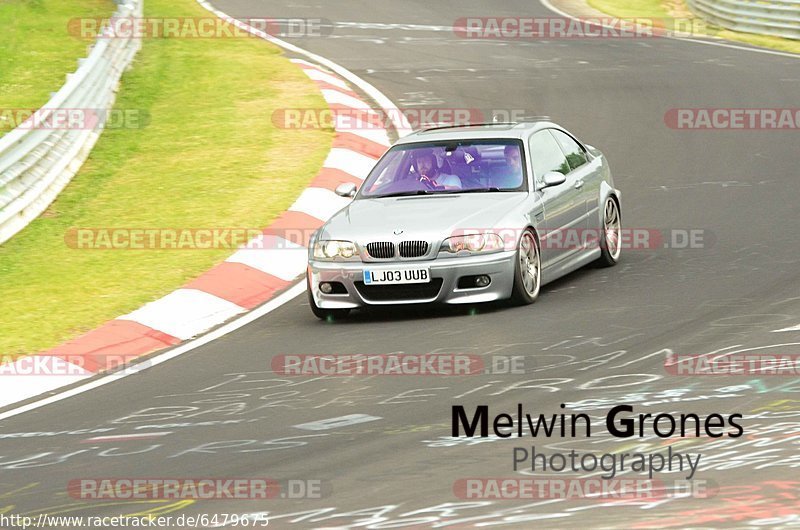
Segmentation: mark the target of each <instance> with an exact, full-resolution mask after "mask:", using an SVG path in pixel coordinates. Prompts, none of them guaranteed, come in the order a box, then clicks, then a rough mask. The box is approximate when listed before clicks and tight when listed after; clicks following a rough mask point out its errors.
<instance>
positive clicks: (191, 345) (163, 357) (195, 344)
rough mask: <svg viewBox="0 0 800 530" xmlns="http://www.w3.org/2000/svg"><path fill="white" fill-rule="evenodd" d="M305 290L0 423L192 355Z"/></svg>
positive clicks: (283, 296) (24, 408) (12, 412)
mask: <svg viewBox="0 0 800 530" xmlns="http://www.w3.org/2000/svg"><path fill="white" fill-rule="evenodd" d="M305 290H306V284H305V282H300V283H298V284H297V285H295V286H293V287H292V288H290V289H289V290H288V291H286V292H284V293H282V294H281V295H280V296H277V297H276V298H274V299H273V300H270V301H269V302H267V303H266V304H264V305H262V306H261V307H258V308H256V309H253V310H252V311H251V312H249V313H246V314H245V315H242V316H241V317H240V318H237V319H236V320H233V321H231V322H228V323H227V324H225V325H223V326H221V327H219V328H217V329H215V330H214V331H212V332H210V333H207V334H205V335H203V336H202V337H199V338H197V339H195V340H193V341H190V342H187V343H185V344H181V345H180V346H178V347H176V348H174V349H172V350H169V351H168V352H165V353H162V354H160V355H156V356H154V357H152V358H150V359H147V360H146V362H145V363H142V364H141V366H143V367H142V368H141V369H138V368H137V369H135V370H133V369H132V370H125V371H122V372H117V373H114V374H109V375H106V376H102V377H100V378H98V379H93V380H91V381H89V382H87V383H86V384H85V385H81V386H78V387H75V388H72V389H70V390H66V391H64V392H62V393H60V394H56V395H54V396H50V397H47V398H44V399H40V400H39V401H34V402H33V403H28V404H27V405H22V406H21V407H17V408H15V409H11V410H9V411H6V412H3V413H2V414H0V420H5V419H7V418H11V417H13V416H17V415H19V414H22V413H23V412H29V411H31V410H36V409H38V408H41V407H44V406H45V405H49V404H51V403H57V402H58V401H62V400H64V399H67V398H70V397H72V396H77V395H78V394H83V393H84V392H88V391H90V390H94V389H95V388H99V387H101V386H105V385H107V384H109V383H113V382H115V381H119V380H120V379H124V378H126V377H128V376H129V375H134V374H138V373H141V372H143V371H145V370H149V369H150V368H152V367H153V366H157V365H159V364H161V363H165V362H167V361H169V360H171V359H174V358H175V357H178V356H180V355H183V354H184V353H186V352H189V351H192V350H194V349H195V348H199V347H200V346H203V345H205V344H208V343H209V342H212V341H214V340H217V339H218V338H220V337H223V336H225V335H227V334H228V333H231V332H233V331H236V330H237V329H239V328H241V327H242V326H246V325H247V324H249V323H251V322H253V321H254V320H258V319H259V318H261V317H263V316H264V315H266V314H267V313H271V312H272V311H274V310H276V309H278V308H279V307H281V306H282V305H283V304H285V303H287V302H289V301H290V300H292V299H293V298H295V297H297V296H298V295H300V294H301V293H303V292H304V291H305Z"/></svg>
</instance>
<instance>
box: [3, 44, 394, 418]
mask: <svg viewBox="0 0 800 530" xmlns="http://www.w3.org/2000/svg"><path fill="white" fill-rule="evenodd" d="M254 31H257V30H254ZM292 62H294V63H295V64H297V65H298V66H299V67H300V68H302V69H303V71H304V72H305V73H306V75H308V77H309V78H310V79H312V80H313V81H314V82H315V83H317V85H318V88H319V89H320V91H321V93H322V95H323V97H324V98H325V100H326V102H327V103H328V105H329V106H330V107H331V108H332V109H334V110H335V109H350V110H352V109H359V110H362V111H363V110H364V109H370V106H369V104H368V103H366V102H365V101H364V100H362V99H361V98H360V97H359V96H358V95H357V94H356V93H355V92H354V91H353V90H352V89H351V88H350V87H349V85H348V83H347V82H346V81H345V80H344V79H342V77H341V76H339V75H337V74H336V73H333V72H331V71H329V70H328V69H326V68H324V67H320V66H317V65H315V64H313V63H311V62H308V61H305V60H301V59H293V60H292ZM351 114H352V113H351ZM335 130H336V134H335V137H334V141H333V147H332V148H331V150H330V152H329V154H328V156H327V158H326V159H325V162H324V163H323V167H322V169H321V170H320V172H319V173H318V174H317V176H316V177H315V178H314V179H313V180H312V181H311V183H310V184H309V186H308V187H307V188H306V189H305V190H304V191H303V193H301V194H300V196H299V197H298V198H297V200H296V201H295V202H294V203H293V204H292V205H291V206H290V207H289V209H288V210H286V211H285V212H283V214H281V215H280V216H279V217H278V218H277V219H275V221H273V222H272V223H271V224H270V225H269V226H268V227H267V228H265V229H264V231H263V233H262V234H261V235H260V236H259V237H258V238H257V239H259V240H260V241H258V242H257V243H256V244H251V245H248V247H249V248H245V249H242V250H238V251H237V252H235V253H234V254H233V255H231V256H230V257H229V258H228V259H226V260H225V261H224V262H222V263H220V264H219V265H217V266H216V267H214V268H212V269H211V270H209V271H207V272H205V273H204V274H202V275H201V276H199V277H198V278H196V279H194V280H192V281H191V282H189V283H188V284H186V285H185V286H183V287H182V288H180V289H177V290H176V291H173V292H171V293H169V294H167V295H166V296H164V297H162V298H159V299H158V300H155V301H153V302H150V303H148V304H146V305H144V306H142V307H140V308H139V309H137V310H135V311H133V312H131V313H128V314H127V315H123V316H120V317H118V318H116V319H114V320H111V321H110V322H107V323H105V324H103V325H102V326H100V327H99V328H97V329H94V330H92V331H90V332H88V333H86V334H85V335H82V336H80V337H78V338H76V339H74V340H70V341H68V342H66V343H64V344H62V345H60V346H58V347H56V348H53V349H51V350H48V351H46V352H42V353H39V354H37V355H32V356H29V357H24V358H20V359H17V360H16V361H15V362H13V363H6V364H3V365H0V407H5V406H8V405H11V404H13V403H17V402H20V401H24V400H26V399H29V398H32V397H35V396H38V395H40V394H44V393H46V392H50V391H53V390H56V389H58V388H61V387H64V386H67V385H71V384H75V383H78V382H80V381H82V380H84V379H87V378H89V377H92V376H94V375H96V374H98V373H101V372H103V371H106V370H107V369H108V368H109V367H110V366H114V365H119V364H127V363H128V362H130V361H131V360H132V359H135V358H136V357H139V356H142V355H147V354H150V353H153V352H156V351H159V350H163V349H165V348H168V347H170V346H174V345H176V344H179V343H181V342H183V341H186V340H188V339H191V338H193V337H196V336H198V335H200V334H202V333H204V332H206V331H208V330H209V329H211V328H214V327H216V326H219V325H220V324H223V323H224V322H226V321H228V320H230V319H231V318H233V317H236V316H237V315H240V314H242V313H244V312H247V311H248V310H251V309H253V308H255V307H256V306H259V305H261V304H263V303H265V302H267V301H268V300H270V299H272V298H273V297H274V296H275V294H276V293H277V292H279V291H281V290H283V289H285V288H287V287H289V286H290V285H291V284H292V283H293V282H294V281H296V280H297V278H298V277H299V276H300V275H302V274H304V272H305V269H306V263H307V245H308V236H309V235H310V233H311V232H313V231H314V230H316V229H317V228H319V227H320V226H322V224H323V223H324V222H325V221H326V220H327V219H329V218H330V217H331V216H332V215H333V214H334V213H336V212H337V211H339V210H340V209H341V208H343V207H344V206H346V205H347V203H348V202H349V201H350V199H346V198H343V197H340V196H338V195H336V194H335V193H334V191H333V190H334V189H335V188H336V186H338V185H339V184H341V183H342V182H353V183H356V184H359V183H360V182H361V181H362V180H363V179H364V178H365V177H366V175H367V174H368V173H369V171H370V170H371V169H372V167H373V166H374V165H375V163H376V162H377V160H378V158H379V157H380V156H381V154H382V153H383V152H384V151H385V150H386V149H387V148H388V146H389V136H388V134H387V131H386V129H384V128H376V127H375V126H374V125H370V126H369V127H364V128H354V127H353V126H352V124H350V125H348V126H347V127H339V126H338V124H337V126H336V127H335ZM288 233H291V234H304V235H305V236H304V237H305V239H304V241H303V242H302V243H303V245H300V244H299V243H298V242H297V241H294V242H293V241H289V240H288V239H286V238H285V237H283V236H285V235H287V234H288Z"/></svg>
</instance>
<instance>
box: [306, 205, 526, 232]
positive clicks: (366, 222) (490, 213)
mask: <svg viewBox="0 0 800 530" xmlns="http://www.w3.org/2000/svg"><path fill="white" fill-rule="evenodd" d="M528 197H529V196H528V193H527V192H494V193H491V192H490V193H470V194H463V195H458V194H453V195H429V196H411V197H387V198H376V199H358V200H354V201H353V202H351V203H350V204H349V205H348V206H347V207H345V208H344V209H342V210H341V211H339V212H338V213H337V214H336V215H334V216H333V217H332V218H331V219H330V220H329V221H328V222H327V223H326V224H325V225H324V226H323V227H322V230H321V231H320V239H342V240H347V241H355V242H359V243H367V242H370V241H386V240H406V239H424V240H426V241H437V240H442V239H444V238H446V237H448V236H450V235H452V234H453V233H454V232H455V233H457V232H456V231H458V230H464V229H480V230H485V229H491V228H509V227H506V226H499V223H501V221H503V219H504V218H505V217H506V216H508V215H509V213H511V212H512V210H513V209H514V208H516V207H517V206H519V205H520V204H521V203H523V202H524V201H525V200H526V198H528ZM521 223H522V218H521V216H520V218H519V219H518V220H517V222H516V223H515V225H516V226H515V227H514V228H516V227H518V225H519V224H521ZM400 230H402V233H400V234H396V233H395V232H396V231H400Z"/></svg>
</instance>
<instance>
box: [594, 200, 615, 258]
mask: <svg viewBox="0 0 800 530" xmlns="http://www.w3.org/2000/svg"><path fill="white" fill-rule="evenodd" d="M609 208H611V209H613V212H614V215H615V216H616V217H615V218H614V219H615V221H614V219H612V222H616V239H617V241H616V246H614V243H613V241H609V238H610V237H614V236H613V235H611V234H613V232H614V230H613V229H612V230H611V231H610V230H609V227H608V223H609V219H608V209H609ZM612 228H613V227H612ZM621 230H622V214H621V212H620V209H619V203H618V202H617V200H616V198H615V197H614V196H613V195H611V196H609V197H608V198H607V199H606V202H605V203H604V204H603V219H602V232H603V235H602V237H601V238H600V257H599V258H597V260H596V261H595V265H597V266H598V267H600V268H605V267H613V266H614V265H616V264H617V263H618V262H619V258H620V256H621V254H622V249H621V247H620V243H621Z"/></svg>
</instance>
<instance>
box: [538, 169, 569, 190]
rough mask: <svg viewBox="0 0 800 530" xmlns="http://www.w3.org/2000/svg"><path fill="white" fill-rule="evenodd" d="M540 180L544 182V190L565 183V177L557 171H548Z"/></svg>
mask: <svg viewBox="0 0 800 530" xmlns="http://www.w3.org/2000/svg"><path fill="white" fill-rule="evenodd" d="M542 180H544V188H550V187H552V186H558V185H560V184H564V183H565V182H566V181H567V176H566V175H564V174H563V173H559V172H558V171H548V172H547V173H545V174H544V178H543V179H542Z"/></svg>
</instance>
